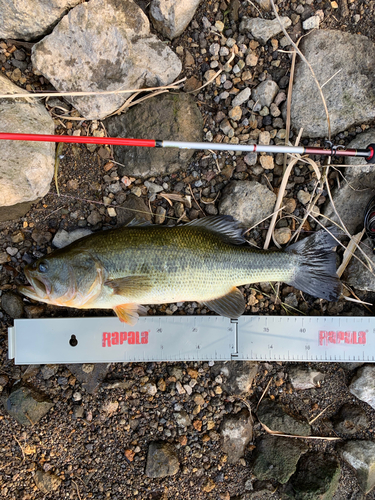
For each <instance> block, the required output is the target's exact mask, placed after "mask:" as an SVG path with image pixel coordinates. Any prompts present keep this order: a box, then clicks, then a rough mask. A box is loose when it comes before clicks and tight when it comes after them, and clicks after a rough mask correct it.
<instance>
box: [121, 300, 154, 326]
mask: <svg viewBox="0 0 375 500" xmlns="http://www.w3.org/2000/svg"><path fill="white" fill-rule="evenodd" d="M113 310H114V311H115V313H116V314H117V317H118V319H119V320H120V321H121V322H122V323H128V324H129V325H131V326H134V325H135V324H136V323H137V321H138V319H139V316H140V315H144V314H146V312H147V311H146V308H145V307H143V306H141V305H140V304H120V305H119V306H115V307H114V308H113Z"/></svg>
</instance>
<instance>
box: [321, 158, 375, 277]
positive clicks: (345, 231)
mask: <svg viewBox="0 0 375 500" xmlns="http://www.w3.org/2000/svg"><path fill="white" fill-rule="evenodd" d="M327 172H328V168H327ZM325 185H326V188H327V193H328V197H329V200H330V202H331V205H332V208H333V210H334V212H335V214H336V217H337V218H338V220H339V222H340V224H341V228H342V230H343V231H344V233H345V234H346V235H347V236H348V237H349V238H350V239H351V238H352V235H351V234H350V232H349V231H348V229H347V228H346V226H345V224H344V223H343V221H342V219H341V217H340V215H339V213H338V211H337V209H336V206H335V204H334V202H333V198H332V193H331V189H330V187H329V182H328V178H327V177H326V181H325ZM315 220H316V219H315ZM344 248H346V247H344ZM357 248H358V251H359V252H360V253H361V254H362V255H363V257H364V258H365V259H366V261H367V262H368V258H367V255H366V254H365V252H364V251H363V250H362V248H361V247H360V246H359V245H357ZM354 257H356V256H354ZM360 262H362V261H360ZM362 263H363V262H362ZM363 265H365V264H363ZM365 267H366V268H367V269H368V270H369V271H370V272H371V273H372V267H371V266H370V267H371V268H370V267H369V266H365Z"/></svg>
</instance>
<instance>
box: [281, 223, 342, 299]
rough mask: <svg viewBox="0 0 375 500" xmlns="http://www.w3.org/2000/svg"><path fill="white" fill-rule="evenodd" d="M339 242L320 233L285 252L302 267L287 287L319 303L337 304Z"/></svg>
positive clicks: (340, 287)
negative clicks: (293, 288) (337, 251)
mask: <svg viewBox="0 0 375 500" xmlns="http://www.w3.org/2000/svg"><path fill="white" fill-rule="evenodd" d="M336 245H337V242H336V240H335V239H334V238H333V237H332V236H331V235H330V234H329V233H328V232H327V231H325V230H321V231H318V232H316V233H315V234H313V235H312V236H309V237H308V238H305V239H304V240H302V241H298V242H297V243H294V244H293V245H290V246H289V247H288V248H286V249H285V251H286V252H289V253H293V254H297V255H298V257H299V263H298V265H297V266H296V274H295V276H294V278H293V280H292V281H289V282H288V285H291V286H294V287H295V288H298V289H299V290H301V291H302V292H305V293H309V294H310V295H313V296H314V297H318V298H320V299H327V300H331V301H335V300H338V298H339V297H340V295H341V292H342V285H341V282H340V279H339V277H338V276H337V274H336V254H335V252H334V251H333V248H334V247H335V246H336Z"/></svg>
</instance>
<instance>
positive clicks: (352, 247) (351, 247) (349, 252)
mask: <svg viewBox="0 0 375 500" xmlns="http://www.w3.org/2000/svg"><path fill="white" fill-rule="evenodd" d="M365 231H366V229H365V228H363V230H362V231H361V232H360V233H358V234H356V235H354V236H352V237H351V238H350V241H349V244H348V246H347V247H346V250H345V252H344V256H343V259H342V263H341V265H340V267H339V268H338V269H337V275H338V277H339V278H341V276H342V274H343V272H344V271H345V269H346V268H347V266H348V264H349V262H350V261H351V260H352V257H353V254H354V252H355V251H356V249H357V247H358V245H359V242H360V241H361V239H362V236H363V235H364V234H365Z"/></svg>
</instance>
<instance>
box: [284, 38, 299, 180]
mask: <svg viewBox="0 0 375 500" xmlns="http://www.w3.org/2000/svg"><path fill="white" fill-rule="evenodd" d="M298 44H299V40H298V41H297V47H298ZM296 56H297V52H296V51H295V50H294V51H293V56H292V66H291V68H290V78H289V86H288V98H287V101H286V125H285V131H286V132H285V145H288V143H289V134H290V108H291V104H292V93H293V80H294V69H295V65H296ZM287 158H288V155H287V153H285V154H284V164H283V172H285V170H286V161H287Z"/></svg>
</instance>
